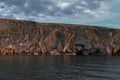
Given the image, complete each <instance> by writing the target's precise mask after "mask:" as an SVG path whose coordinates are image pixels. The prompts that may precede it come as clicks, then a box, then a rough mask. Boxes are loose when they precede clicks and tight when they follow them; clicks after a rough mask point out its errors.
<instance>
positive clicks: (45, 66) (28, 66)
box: [0, 56, 120, 80]
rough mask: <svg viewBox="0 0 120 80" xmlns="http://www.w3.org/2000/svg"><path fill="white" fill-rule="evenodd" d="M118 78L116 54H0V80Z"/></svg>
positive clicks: (103, 79) (118, 62)
mask: <svg viewBox="0 0 120 80" xmlns="http://www.w3.org/2000/svg"><path fill="white" fill-rule="evenodd" d="M119 79H120V57H119V56H111V57H110V56H109V57H107V56H101V57H100V56H33V57H32V56H24V57H0V80H119Z"/></svg>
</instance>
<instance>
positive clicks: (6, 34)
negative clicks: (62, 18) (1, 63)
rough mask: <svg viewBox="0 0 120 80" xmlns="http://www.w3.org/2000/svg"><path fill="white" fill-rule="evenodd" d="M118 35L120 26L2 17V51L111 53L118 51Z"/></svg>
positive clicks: (0, 30) (5, 52) (6, 52)
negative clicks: (38, 21) (112, 27)
mask: <svg viewBox="0 0 120 80" xmlns="http://www.w3.org/2000/svg"><path fill="white" fill-rule="evenodd" d="M119 36H120V30H119V29H111V28H104V27H94V26H85V25H72V24H56V23H36V22H31V21H22V20H9V19H0V51H1V54H2V53H4V54H13V53H14V54H23V52H24V53H26V54H27V53H39V54H48V53H52V51H53V52H55V53H57V52H58V53H61V52H64V53H67V54H70V53H77V54H79V55H89V54H90V55H96V53H97V55H111V54H112V53H115V54H117V53H118V52H119V47H120V46H119V44H120V37H119ZM61 54H63V53H61Z"/></svg>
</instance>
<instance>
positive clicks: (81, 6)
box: [0, 0, 120, 28]
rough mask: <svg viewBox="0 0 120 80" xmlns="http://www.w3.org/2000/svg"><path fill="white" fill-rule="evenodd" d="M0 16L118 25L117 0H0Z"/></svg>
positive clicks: (119, 25) (119, 5)
mask: <svg viewBox="0 0 120 80" xmlns="http://www.w3.org/2000/svg"><path fill="white" fill-rule="evenodd" d="M0 17H2V18H12V19H23V20H31V21H37V22H56V23H70V24H86V25H100V26H106V27H114V28H120V0H0Z"/></svg>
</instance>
